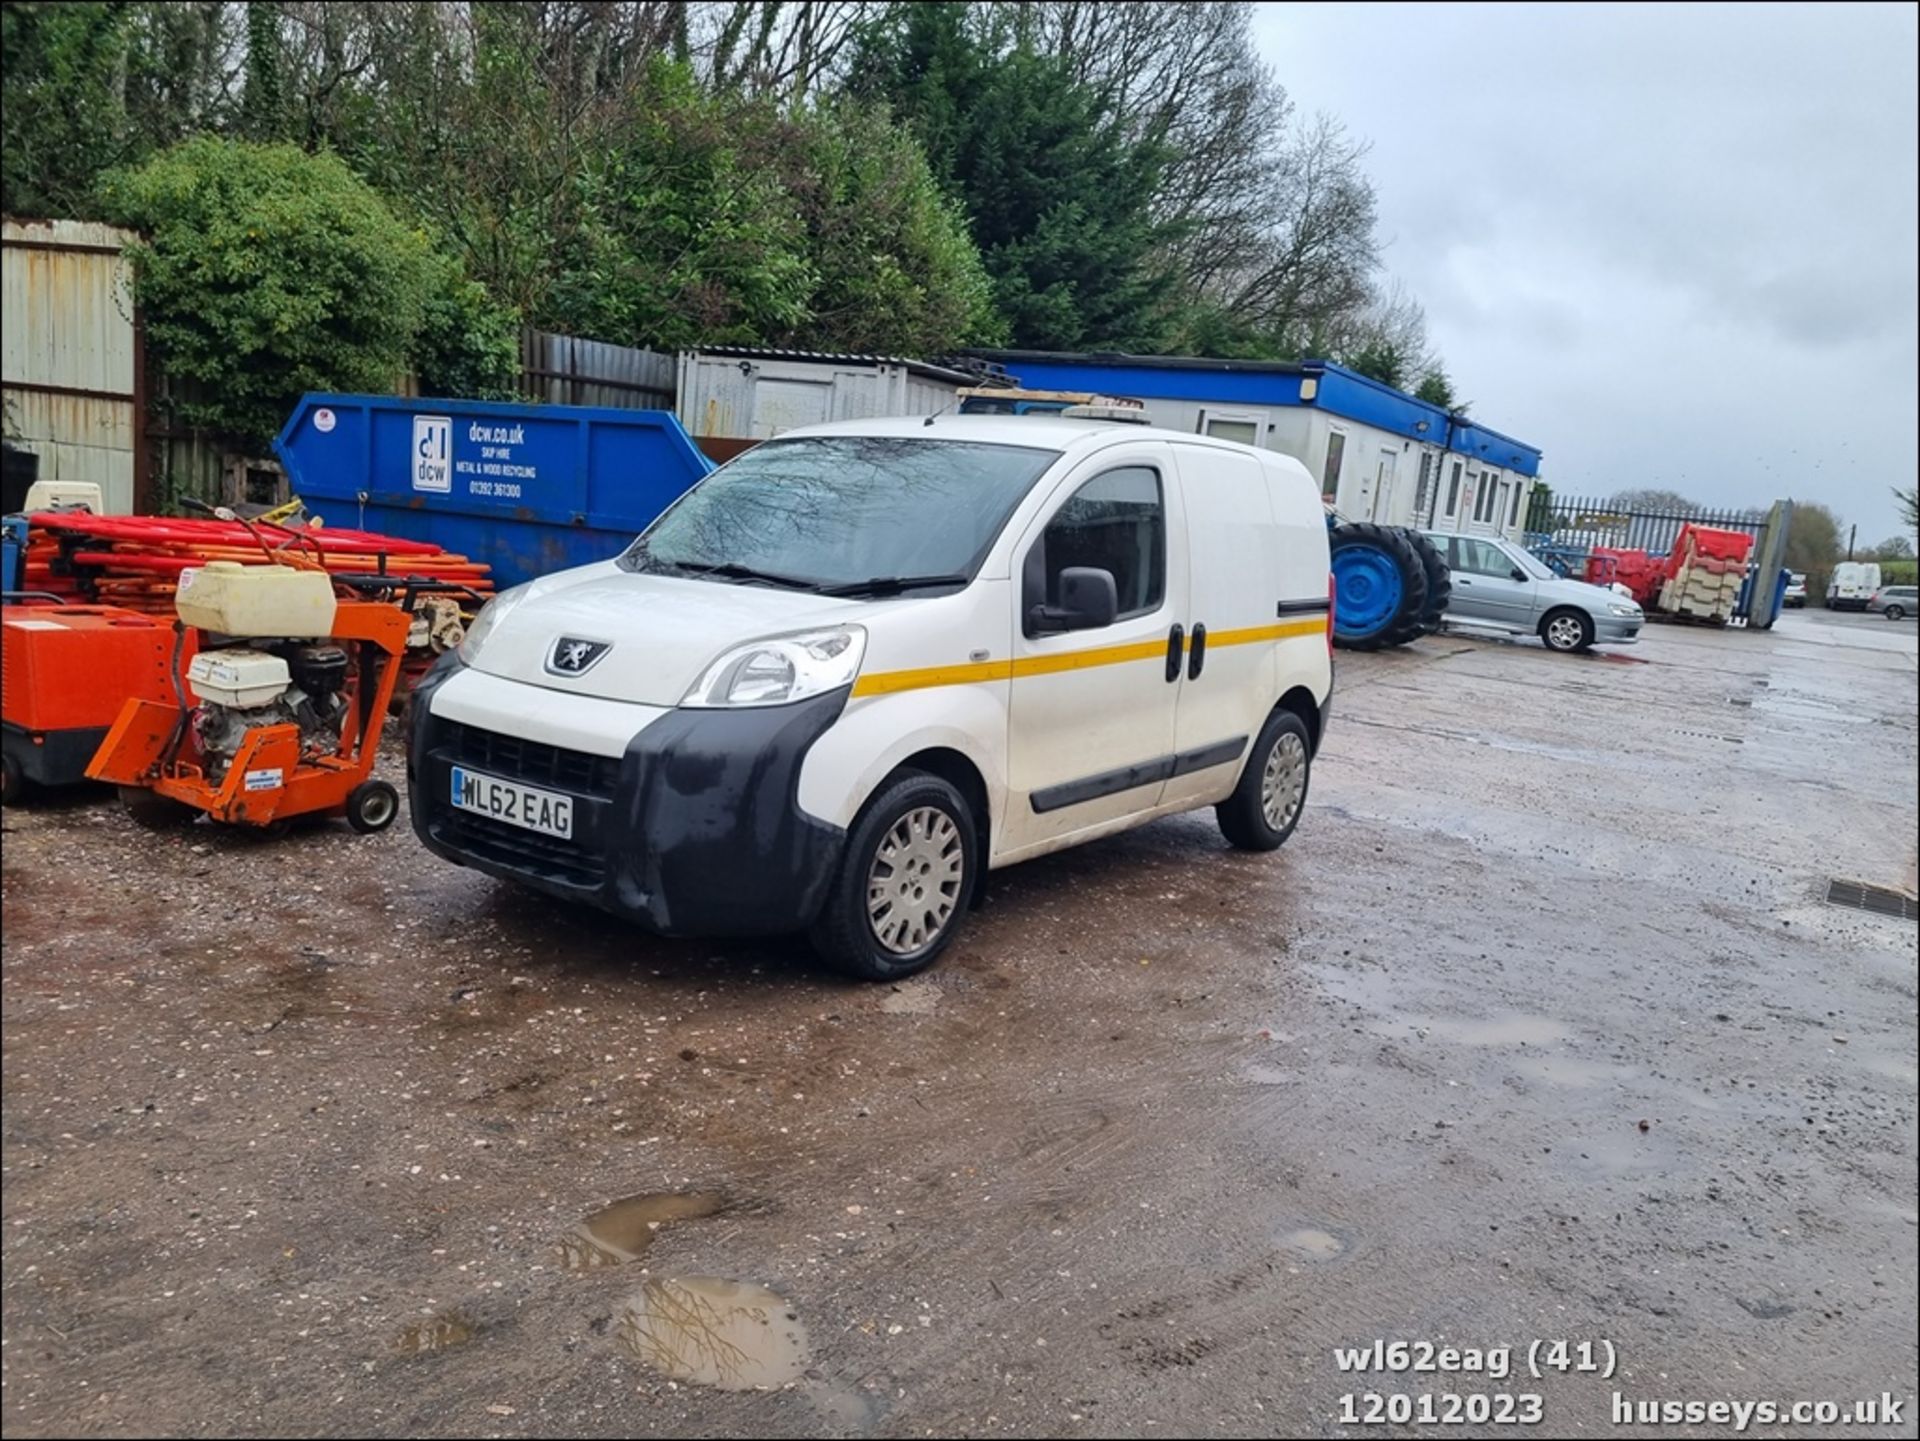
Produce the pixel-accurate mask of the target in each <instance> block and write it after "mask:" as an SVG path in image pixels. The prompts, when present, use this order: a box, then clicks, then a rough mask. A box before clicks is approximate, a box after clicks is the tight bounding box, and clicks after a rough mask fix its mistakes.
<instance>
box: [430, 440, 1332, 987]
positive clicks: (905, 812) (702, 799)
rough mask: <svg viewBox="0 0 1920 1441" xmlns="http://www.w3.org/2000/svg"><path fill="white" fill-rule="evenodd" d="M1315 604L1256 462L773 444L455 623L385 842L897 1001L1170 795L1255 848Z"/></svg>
mask: <svg viewBox="0 0 1920 1441" xmlns="http://www.w3.org/2000/svg"><path fill="white" fill-rule="evenodd" d="M1328 596H1329V587H1328V572H1327V531H1326V524H1325V521H1324V520H1323V518H1322V512H1321V507H1320V497H1319V491H1318V487H1317V486H1315V484H1314V483H1313V481H1312V479H1311V477H1309V475H1308V474H1307V472H1306V470H1305V469H1303V468H1302V467H1301V465H1300V464H1299V463H1298V462H1297V461H1294V460H1292V459H1289V458H1288V457H1286V456H1282V455H1277V454H1273V453H1271V452H1268V451H1264V450H1255V449H1251V448H1249V447H1247V446H1243V445H1236V444H1233V443H1231V442H1228V441H1221V440H1213V439H1210V438H1207V437H1204V436H1198V435H1186V434H1181V433H1177V432H1171V431H1165V430H1155V429H1151V428H1148V427H1143V426H1137V425H1119V424H1115V423H1111V422H1102V421H1097V420H1076V419H1053V418H1051V417H1038V416H1019V417H1014V416H977V417H976V416H941V417H937V418H935V419H932V420H928V419H924V418H921V417H913V418H909V419H901V420H866V421H855V422H848V423H842V424H835V425H819V426H809V427H806V428H804V429H800V430H793V431H789V432H787V433H786V434H784V435H782V436H780V437H779V438H778V439H775V440H770V441H767V442H766V443H764V444H762V445H759V446H756V447H755V448H753V449H752V450H749V451H747V452H745V453H744V454H743V455H741V456H739V457H738V458H737V459H735V460H733V461H732V462H730V463H729V464H727V465H725V466H723V467H721V468H720V469H719V470H717V471H715V472H714V473H713V474H711V475H709V476H708V477H707V478H706V479H705V480H703V481H701V482H700V483H699V484H698V485H696V486H695V487H694V488H693V489H692V490H690V491H688V492H687V494H686V495H684V496H682V497H681V498H680V500H679V501H677V502H676V503H675V504H674V505H673V506H672V508H671V509H669V510H668V511H667V512H666V513H665V514H663V515H662V516H661V517H660V518H659V519H658V520H657V521H655V522H654V523H653V525H651V526H650V527H649V528H648V529H647V531H646V533H645V534H644V535H642V536H641V537H640V538H639V539H638V540H637V541H635V542H634V544H633V546H632V547H631V548H630V549H629V550H628V551H627V552H626V553H625V554H623V555H621V556H620V557H619V558H618V559H616V560H609V561H605V562H602V563H600V564H597V565H589V566H583V567H581V568H579V569H577V570H569V571H563V572H561V573H559V574H557V575H551V576H547V577H544V578H543V579H540V580H536V581H533V582H531V583H530V584H527V585H523V586H519V587H517V588H515V589H513V590H510V591H507V592H505V593H503V594H501V595H499V596H497V597H495V598H494V600H493V601H491V602H490V603H489V604H488V605H487V606H486V608H485V609H484V610H483V611H482V612H481V613H480V615H479V616H478V617H477V618H476V619H475V621H474V624H473V628H472V630H471V631H470V632H469V633H468V635H467V637H466V642H465V644H464V645H462V646H461V647H460V649H459V650H458V651H457V652H449V653H448V654H447V655H445V656H443V657H442V658H441V660H440V661H439V662H438V663H437V664H436V665H435V667H434V669H433V670H432V671H431V672H430V673H429V674H428V675H427V676H426V678H425V679H424V680H423V681H422V682H421V684H420V686H419V687H418V689H417V690H416V691H415V693H414V698H413V721H412V725H411V734H410V746H409V756H408V764H407V772H408V777H409V780H410V783H411V784H410V790H411V805H412V815H413V825H414V829H415V830H416V831H417V832H418V833H419V836H420V838H421V839H422V840H423V841H424V842H425V843H426V845H427V846H428V847H429V848H430V849H431V850H432V851H434V852H435V853H436V854H438V855H440V856H443V857H445V858H446V859H448V860H451V861H455V862H457V863H459V864H461V865H467V866H472V867H474V868H475V869H478V870H481V871H485V872H487V873H488V874H490V875H494V876H500V877H504V878H506V879H508V880H512V881H517V882H520V883H521V884H524V885H527V886H532V887H534V888H536V889H538V890H540V891H543V892H546V893H547V894H549V895H553V896H557V897H560V898H562V899H566V900H574V901H581V902H585V903H588V904H591V905H595V906H599V907H602V908H604V909H606V910H608V911H612V912H614V913H616V914H618V915H621V916H625V917H628V918H630V919H632V920H635V921H638V922H640V923H641V924H643V925H645V926H647V927H648V928H650V929H652V930H655V931H658V932H661V933H664V934H667V935H675V936H740V935H753V934H779V933H789V932H800V931H806V932H809V933H810V934H811V937H812V940H813V942H814V944H815V946H816V948H817V949H818V950H819V951H820V952H821V953H822V954H823V955H824V956H825V957H826V958H827V959H829V960H830V961H831V962H833V963H835V964H836V965H838V966H840V967H842V968H843V969H845V970H847V971H849V972H852V973H853V974H855V975H858V976H863V977H867V978H869V979H873V980H892V979H897V978H899V977H902V976H906V975H911V974H912V973H913V972H915V971H918V970H920V969H921V968H922V967H924V966H927V965H929V964H930V963H931V962H932V961H933V960H934V958H935V957H937V956H938V955H939V954H940V952H941V951H942V949H944V948H945V946H946V945H947V943H948V942H949V941H950V940H952V938H953V934H954V931H955V929H956V928H957V927H958V925H959V924H960V921H961V919H962V917H963V915H964V913H965V911H966V910H967V907H968V905H969V903H970V902H971V901H972V900H973V898H974V897H975V896H976V895H977V894H978V892H979V891H980V888H981V885H982V881H983V878H984V875H985V872H987V871H988V870H990V869H993V868H995V867H999V866H1005V865H1011V864H1012V863H1013V862H1015V861H1021V860H1025V859H1027V858H1028V857H1030V856H1037V855H1041V854H1044V853H1045V852H1047V851H1054V850H1059V849H1062V848H1063V847H1066V846H1071V845H1077V844H1079V843H1080V842H1082V841H1088V840H1092V839H1094V838H1095V837H1097V836H1104V835H1110V834H1112V833H1113V832H1115V831H1119V830H1123V829H1125V828H1127V827H1129V826H1136V825H1139V824H1140V823H1141V822H1143V821H1147V820H1151V819H1153V818H1154V817H1155V816H1164V815H1168V814H1171V813H1173V812H1175V811H1185V810H1191V809H1194V808H1196V807H1199V806H1212V807H1214V808H1215V811H1216V813H1217V815H1218V817H1219V822H1220V828H1221V829H1222V831H1224V832H1225V833H1226V837H1227V839H1228V840H1229V841H1231V842H1232V843H1233V844H1234V845H1236V846H1240V847H1243V848H1246V849H1249V850H1271V849H1273V848H1274V847H1276V846H1278V845H1279V844H1280V843H1281V842H1283V841H1285V840H1286V839H1287V837H1288V835H1289V834H1291V833H1292V831H1293V828H1294V826H1295V825H1296V824H1297V823H1298V822H1299V819H1300V812H1301V808H1302V806H1303V804H1304V802H1305V800H1306V795H1307V780H1308V772H1309V768H1310V766H1311V764H1312V759H1313V755H1314V752H1315V750H1316V748H1317V747H1318V745H1319V743H1320V737H1321V734H1322V731H1323V730H1324V728H1325V724H1326V716H1327V704H1328V699H1329V693H1330V691H1331V688H1332V680H1333V669H1332V661H1331V655H1330V652H1329V649H1328V634H1329V629H1328V628H1329V624H1330V616H1329V613H1328V611H1329V599H1328ZM1117 939H1118V938H1116V940H1117Z"/></svg>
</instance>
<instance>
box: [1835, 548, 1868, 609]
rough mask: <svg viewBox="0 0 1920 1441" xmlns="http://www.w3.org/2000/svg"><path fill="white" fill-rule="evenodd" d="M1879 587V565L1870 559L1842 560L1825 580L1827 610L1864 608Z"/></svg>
mask: <svg viewBox="0 0 1920 1441" xmlns="http://www.w3.org/2000/svg"><path fill="white" fill-rule="evenodd" d="M1878 589H1880V567H1879V566H1878V565H1877V564H1876V563H1874V562H1873V561H1870V560H1865V561H1862V560H1843V561H1841V562H1840V564H1838V565H1836V566H1835V567H1834V568H1833V576H1832V578H1831V579H1830V580H1828V582H1827V609H1828V610H1865V609H1866V608H1867V602H1868V601H1870V600H1872V599H1873V593H1874V592H1875V591H1876V590H1878Z"/></svg>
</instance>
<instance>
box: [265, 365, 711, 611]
mask: <svg viewBox="0 0 1920 1441" xmlns="http://www.w3.org/2000/svg"><path fill="white" fill-rule="evenodd" d="M273 448H274V451H275V453H276V454H277V455H278V456H279V457H280V462H281V464H282V465H284V466H285V467H286V469H287V477H288V479H289V480H290V481H291V483H292V486H293V493H294V494H295V495H298V496H299V497H300V498H301V499H302V500H304V501H306V502H307V506H308V509H310V510H312V511H314V512H315V513H316V514H319V515H321V516H323V517H324V518H325V519H326V520H328V521H329V522H331V523H332V524H334V525H339V526H352V527H354V528H356V529H366V530H377V531H380V532H382V533H384V534H387V535H395V536H402V537H405V538H407V539H410V540H426V541H432V542H433V543H434V544H436V545H439V546H441V547H442V548H444V549H446V550H449V551H453V552H456V553H458V554H461V555H464V556H466V557H467V558H468V559H470V560H478V561H485V562H486V563H487V565H489V566H491V567H492V569H493V579H494V583H495V584H496V585H498V586H500V587H501V588H505V587H507V586H510V585H518V584H519V583H520V582H522V581H526V580H532V579H533V578H534V577H535V576H540V575H546V574H548V573H549V572H551V571H556V570H566V569H568V568H569V567H571V566H576V565H588V564H591V563H592V562H594V561H597V560H607V559H610V558H611V557H613V556H615V555H618V554H619V553H620V552H621V551H622V550H624V549H625V548H626V547H627V545H628V544H629V543H630V542H631V541H632V540H633V538H634V536H636V535H638V534H639V533H640V532H641V531H642V530H644V529H645V528H646V527H647V526H648V525H649V524H650V523H651V522H652V521H653V519H654V517H656V516H658V515H659V514H660V512H661V511H663V510H665V509H666V508H667V507H668V506H669V505H671V504H673V502H674V501H676V500H678V499H679V498H680V496H681V495H683V494H684V493H685V492H686V491H687V490H688V489H689V488H690V487H692V485H693V484H694V483H695V482H696V481H698V480H699V479H701V477H703V476H705V475H706V474H707V473H708V472H709V471H711V470H712V469H713V463H712V462H711V461H709V460H708V459H707V458H706V457H705V456H704V455H702V454H701V453H700V452H699V450H698V449H696V448H695V446H694V444H693V442H692V440H690V439H689V438H688V437H687V433H686V431H684V430H682V429H681V428H680V422H679V421H678V420H677V419H676V418H675V417H674V415H673V414H672V412H670V411H664V410H617V409H610V408H602V407H592V406H577V405H512V404H496V403H494V402H491V401H473V400H424V399H410V398H407V397H404V396H391V395H328V394H312V395H307V396H304V397H302V398H301V401H300V403H299V405H298V406H296V407H295V408H294V412H293V416H292V418H291V419H289V420H288V421H287V423H286V425H285V427H284V428H282V430H281V431H280V434H279V436H278V437H277V438H276V439H275V440H274V442H273Z"/></svg>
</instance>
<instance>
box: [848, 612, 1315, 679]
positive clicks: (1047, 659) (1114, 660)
mask: <svg viewBox="0 0 1920 1441" xmlns="http://www.w3.org/2000/svg"><path fill="white" fill-rule="evenodd" d="M1326 629H1327V621H1326V617H1325V616H1320V617H1318V618H1315V619H1311V620H1290V621H1281V622H1280V623H1279V624H1277V625H1256V626H1248V627H1246V628H1245V629H1242V630H1223V631H1209V632H1207V644H1208V645H1209V646H1217V645H1252V644H1254V643H1255V642H1258V641H1274V640H1287V639H1289V638H1291V637H1293V636H1301V635H1324V634H1325V633H1326ZM1166 655H1167V643H1166V641H1165V640H1164V639H1154V640H1142V641H1134V642H1131V643H1130V644H1127V645H1104V646H1094V647H1092V648H1091V649H1088V650H1070V651H1062V652H1060V653H1059V654H1057V655H1030V656H1022V657H1020V658H1019V659H1018V660H981V661H967V662H963V663H961V664H959V665H930V666H921V667H918V668H916V669H913V670H886V671H870V672H868V673H867V674H865V675H862V676H861V677H860V678H859V679H858V680H856V681H855V682H854V683H853V693H854V694H855V695H856V696H864V695H892V694H894V693H896V692H898V691H903V690H925V689H927V688H928V687H930V686H942V685H978V684H980V683H982V682H985V681H999V680H1014V679H1016V678H1019V677H1023V676H1034V675H1058V674H1059V673H1061V672H1062V671H1072V670H1092V669H1093V668H1095V667H1096V666H1106V665H1126V664H1128V663H1130V662H1132V661H1140V660H1159V661H1164V660H1165V659H1166Z"/></svg>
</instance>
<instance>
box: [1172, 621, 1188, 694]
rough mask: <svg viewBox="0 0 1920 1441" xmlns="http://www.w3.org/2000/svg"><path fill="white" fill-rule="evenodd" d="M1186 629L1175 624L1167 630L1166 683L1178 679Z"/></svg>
mask: <svg viewBox="0 0 1920 1441" xmlns="http://www.w3.org/2000/svg"><path fill="white" fill-rule="evenodd" d="M1185 639H1186V631H1185V630H1183V629H1182V628H1181V627H1180V626H1178V625H1176V626H1174V628H1173V629H1172V630H1170V631H1168V632H1167V684H1168V685H1172V684H1173V683H1174V682H1175V681H1177V680H1179V679H1180V656H1181V651H1182V649H1183V644H1182V643H1183V642H1184V640H1185Z"/></svg>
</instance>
